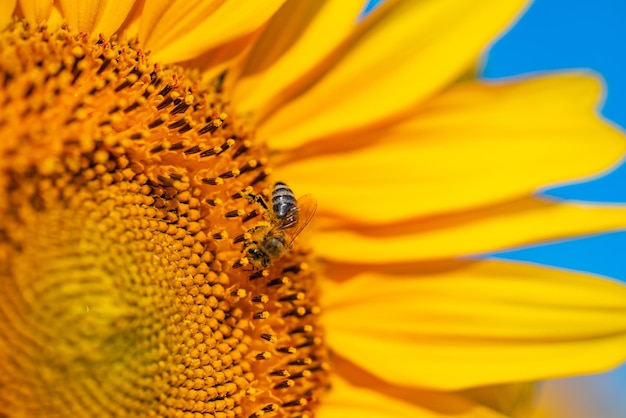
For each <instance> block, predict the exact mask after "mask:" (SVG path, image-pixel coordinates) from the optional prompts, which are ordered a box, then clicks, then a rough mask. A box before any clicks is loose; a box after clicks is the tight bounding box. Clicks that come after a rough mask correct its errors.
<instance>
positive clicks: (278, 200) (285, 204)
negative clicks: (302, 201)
mask: <svg viewBox="0 0 626 418" xmlns="http://www.w3.org/2000/svg"><path fill="white" fill-rule="evenodd" d="M272 211H273V212H274V216H276V218H277V219H279V220H281V221H282V222H281V229H288V228H292V227H294V226H295V225H296V224H297V223H298V205H297V203H296V197H295V196H294V194H293V191H292V190H291V189H290V188H289V186H287V185H286V184H285V183H282V182H276V184H274V188H273V190H272Z"/></svg>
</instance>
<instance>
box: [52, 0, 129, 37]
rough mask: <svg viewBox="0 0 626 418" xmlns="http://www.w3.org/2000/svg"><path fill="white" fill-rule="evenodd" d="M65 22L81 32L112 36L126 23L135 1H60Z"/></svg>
mask: <svg viewBox="0 0 626 418" xmlns="http://www.w3.org/2000/svg"><path fill="white" fill-rule="evenodd" d="M59 3H60V5H61V10H62V11H63V15H64V17H65V20H66V21H67V23H68V24H69V25H70V27H71V28H73V29H75V30H78V31H80V32H91V33H96V34H98V33H104V34H105V35H107V36H110V35H112V34H113V33H114V32H115V31H116V30H117V29H118V28H119V27H120V25H121V24H122V22H124V19H126V16H128V12H130V10H131V9H132V7H133V5H134V4H135V2H134V1H114V0H83V1H75V0H59Z"/></svg>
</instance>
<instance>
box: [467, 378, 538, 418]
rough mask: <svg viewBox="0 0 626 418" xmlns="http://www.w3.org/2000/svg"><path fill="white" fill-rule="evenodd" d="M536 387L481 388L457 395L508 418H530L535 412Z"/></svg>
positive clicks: (522, 384)
mask: <svg viewBox="0 0 626 418" xmlns="http://www.w3.org/2000/svg"><path fill="white" fill-rule="evenodd" d="M536 386H537V385H536V384H534V383H511V384H504V385H491V386H481V387H477V388H472V389H468V390H464V391H462V392H457V393H459V394H462V395H464V396H466V397H467V398H469V399H472V400H473V401H475V402H478V403H480V404H481V405H486V406H488V407H490V408H491V409H493V410H495V411H498V412H501V413H503V414H505V415H506V416H507V417H515V418H528V417H529V416H530V415H531V413H532V412H533V411H534V403H535V401H536V397H537V390H536Z"/></svg>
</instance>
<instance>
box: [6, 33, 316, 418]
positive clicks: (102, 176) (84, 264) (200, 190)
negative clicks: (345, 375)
mask: <svg viewBox="0 0 626 418" xmlns="http://www.w3.org/2000/svg"><path fill="white" fill-rule="evenodd" d="M213 85H214V84H211V83H209V84H207V85H203V84H201V83H200V82H199V74H197V73H196V72H194V71H191V70H186V69H184V68H181V67H176V66H163V65H156V64H154V63H151V62H150V60H149V58H148V56H146V55H144V53H143V52H142V50H141V48H140V47H139V46H138V45H137V44H135V43H133V42H125V41H117V40H108V39H105V38H102V37H101V38H98V39H89V38H88V36H86V35H84V34H82V35H81V34H77V33H73V32H71V31H69V30H68V29H67V28H62V29H60V30H57V31H49V30H47V29H45V28H39V27H35V26H32V25H28V24H26V23H23V22H15V23H13V24H12V25H10V26H9V27H7V28H6V29H5V30H4V31H2V32H0V103H1V105H0V106H2V109H1V111H0V136H1V137H2V141H0V151H1V152H0V158H2V163H1V164H2V167H3V172H2V174H0V183H1V185H2V187H1V188H0V190H1V193H2V196H0V211H1V213H0V275H1V277H0V387H1V388H2V390H0V416H3V417H5V416H6V417H11V418H21V417H39V416H56V417H61V416H72V417H78V418H82V417H95V416H97V417H104V418H107V417H120V418H124V417H138V416H150V417H194V418H199V417H224V418H225V417H240V416H241V417H252V416H254V417H259V416H262V415H270V416H277V417H293V416H312V415H313V414H314V411H315V409H316V406H317V404H318V402H319V399H320V397H321V396H322V394H323V393H324V391H325V390H326V387H327V385H328V367H327V366H325V364H327V352H326V348H325V345H324V339H323V331H322V329H321V328H320V327H318V326H317V325H316V324H317V321H318V316H319V308H318V306H319V304H318V302H317V298H318V289H317V286H316V283H315V278H316V277H315V272H314V271H313V269H308V268H306V267H307V260H308V259H309V254H308V253H307V252H306V251H305V250H303V249H300V248H299V247H298V246H297V245H296V246H295V247H294V248H293V249H292V250H291V251H289V252H288V253H287V254H285V255H284V256H283V257H282V258H281V259H280V260H277V261H275V262H274V263H273V264H271V265H270V266H268V268H267V269H264V270H261V271H255V270H254V269H252V268H251V266H250V263H249V260H247V258H246V257H244V256H243V253H242V246H243V243H242V242H245V241H246V240H251V239H252V238H253V235H252V234H251V233H250V232H249V231H250V229H251V228H253V227H254V226H255V225H258V224H259V223H260V222H264V223H265V224H267V223H268V222H269V220H268V219H265V217H264V216H260V215H259V214H263V213H264V212H263V210H262V208H260V207H259V204H258V202H251V201H250V200H249V199H246V198H245V197H244V196H246V195H245V194H242V191H245V193H247V194H248V195H249V194H251V193H254V194H263V193H265V196H266V197H267V191H268V190H270V188H271V178H270V177H268V176H269V175H270V174H271V167H270V163H271V161H270V159H269V158H268V156H267V155H266V153H267V146H266V145H265V144H264V143H262V142H260V141H259V140H258V139H256V137H255V133H254V130H253V129H252V128H251V127H249V126H248V125H247V122H246V121H245V120H239V119H238V117H237V116H236V115H237V113H236V111H235V109H232V108H231V104H230V103H229V102H228V101H226V100H223V99H222V93H221V92H217V91H215V89H214V87H212V86H213ZM227 120H228V122H225V121H227ZM255 211H256V212H255ZM253 212H254V213H256V215H257V216H256V217H255V216H249V214H250V213H253ZM241 240H243V241H241ZM303 359H308V360H307V361H304V360H303ZM276 371H279V372H278V373H276Z"/></svg>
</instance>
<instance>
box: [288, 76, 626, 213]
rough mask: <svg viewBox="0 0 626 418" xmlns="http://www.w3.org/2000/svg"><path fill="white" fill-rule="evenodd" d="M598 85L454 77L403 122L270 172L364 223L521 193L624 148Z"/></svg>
mask: <svg viewBox="0 0 626 418" xmlns="http://www.w3.org/2000/svg"><path fill="white" fill-rule="evenodd" d="M600 92H601V88H600V85H599V83H598V82H597V80H595V79H594V78H591V77H587V76H583V75H579V74H565V75H553V76H549V77H543V78H537V79H531V80H525V81H521V82H518V83H512V84H497V85H487V84H483V83H478V82H474V83H464V84H461V85H455V86H454V87H453V88H451V89H450V90H448V91H447V92H444V93H442V94H441V95H439V96H437V97H436V98H434V99H433V100H432V101H430V102H429V103H427V104H426V105H424V106H423V107H422V108H421V109H419V111H416V113H415V115H414V116H413V117H412V118H411V119H410V120H408V121H406V122H404V123H401V124H398V125H395V126H393V127H391V128H389V129H387V130H382V131H374V132H369V133H362V134H358V135H357V134H355V135H349V136H347V137H345V138H342V137H336V138H333V139H332V140H328V141H322V142H319V143H317V142H316V143H312V144H310V146H307V147H304V148H302V149H301V150H299V151H296V152H294V153H291V154H288V156H287V158H286V160H285V161H286V163H287V164H286V165H285V166H284V167H280V169H279V170H278V173H277V174H278V175H279V176H280V177H281V178H288V179H290V184H291V186H292V187H294V189H295V190H303V191H306V193H311V194H314V195H315V196H316V198H317V199H318V202H319V206H320V210H324V211H332V212H335V213H338V214H340V215H344V216H349V217H351V218H357V219H364V220H368V221H370V222H381V221H389V220H392V219H400V218H406V217H411V216H418V215H427V214H433V213H440V212H447V211H456V210H459V209H463V208H466V207H471V206H479V205H484V204H487V203H492V202H498V201H502V200H505V199H508V198H511V197H514V196H520V195H528V194H531V193H533V192H534V191H536V190H537V189H538V188H540V187H542V186H544V187H545V186H547V185H549V184H554V183H557V182H563V181H566V180H571V179H574V178H581V177H583V176H589V175H591V174H594V173H597V172H598V171H600V170H602V169H605V168H607V167H608V166H609V165H611V164H613V163H616V162H617V161H618V159H619V158H620V157H621V156H623V153H624V151H625V150H626V138H625V137H624V135H623V133H622V132H620V131H618V130H617V129H615V128H614V127H612V126H609V125H608V124H607V123H605V122H604V121H602V120H600V119H599V117H598V116H597V115H596V114H595V113H594V112H593V110H592V109H593V108H594V107H595V105H596V103H597V100H598V96H599V95H600ZM307 157H310V158H307ZM304 158H306V159H304ZM302 159H304V160H302Z"/></svg>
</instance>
